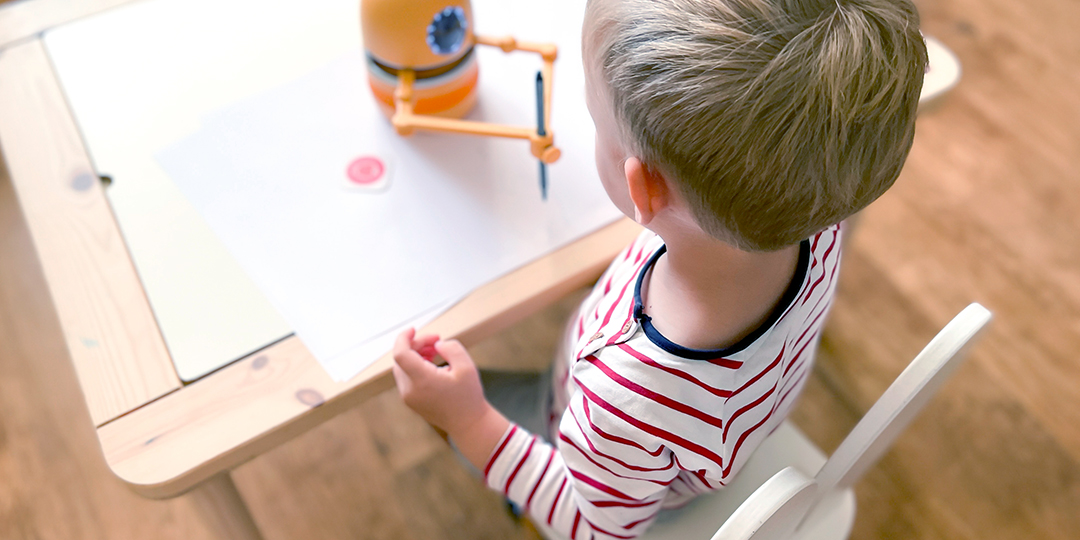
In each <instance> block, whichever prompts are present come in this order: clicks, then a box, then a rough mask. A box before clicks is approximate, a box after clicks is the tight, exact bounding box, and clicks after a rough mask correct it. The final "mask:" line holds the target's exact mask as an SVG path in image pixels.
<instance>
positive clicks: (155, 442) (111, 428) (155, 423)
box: [98, 220, 641, 497]
mask: <svg viewBox="0 0 1080 540" xmlns="http://www.w3.org/2000/svg"><path fill="white" fill-rule="evenodd" d="M640 230H641V229H640V227H639V226H638V225H637V224H635V223H633V222H632V221H629V220H621V221H619V222H617V223H615V224H613V225H610V226H608V227H606V228H604V229H602V230H601V231H599V232H597V233H595V234H593V235H590V236H588V237H586V238H584V239H582V240H579V241H578V242H575V243H573V244H571V245H569V246H566V247H564V248H562V249H560V250H557V251H555V252H553V253H552V254H551V255H549V256H547V257H545V258H543V259H540V260H538V261H536V262H534V263H532V264H529V265H527V266H524V267H522V268H521V269H519V270H517V271H515V272H513V273H511V274H508V275H507V276H504V277H502V278H500V279H498V280H496V281H494V282H492V283H491V284H489V285H487V286H485V287H482V288H480V289H478V290H477V291H475V292H474V293H472V294H471V295H469V296H468V297H467V298H466V299H465V300H463V301H462V302H461V303H459V304H457V305H456V306H454V307H453V308H451V309H450V310H449V311H448V312H446V313H445V314H443V315H442V316H440V317H439V318H438V319H436V320H435V321H433V322H432V323H431V324H430V325H429V326H428V327H426V328H425V331H427V332H432V333H437V334H439V335H441V336H443V337H444V338H457V339H460V340H462V342H464V343H465V344H467V345H468V344H472V343H476V342H478V341H480V340H481V339H483V338H485V337H488V336H490V335H493V334H495V333H496V332H499V331H501V330H503V329H505V328H507V327H509V326H510V325H512V324H514V323H515V322H517V321H520V320H521V319H524V318H525V317H526V316H528V315H530V314H532V313H534V312H536V311H538V310H539V309H540V308H542V307H544V306H546V305H548V304H550V303H552V302H554V301H555V300H557V299H559V298H561V297H563V296H565V295H566V294H568V293H569V292H571V291H573V290H574V289H577V288H580V287H582V286H583V285H585V284H587V283H589V282H591V281H593V280H595V279H596V278H597V277H598V276H599V275H600V273H601V272H602V271H603V269H604V268H605V267H606V266H607V264H608V263H609V262H610V261H611V259H612V258H613V257H614V256H615V255H616V254H617V253H618V251H619V250H621V249H622V248H623V247H624V246H625V245H626V244H627V243H629V242H630V240H632V239H633V238H634V237H635V236H636V235H637V234H638V233H639V232H640ZM500 360H501V361H502V362H506V363H507V365H513V361H514V359H513V358H502V359H500ZM390 362H391V360H390V357H389V355H386V356H384V357H382V358H381V359H380V360H379V361H377V362H376V363H375V364H373V365H372V366H371V367H370V368H368V369H367V370H365V371H364V372H363V373H361V374H360V375H358V376H357V377H355V378H354V379H352V380H350V381H348V382H345V383H337V382H334V381H332V380H331V379H330V377H329V376H328V375H327V374H326V372H325V371H324V370H323V369H322V367H321V366H319V364H318V363H317V362H316V361H315V359H314V358H313V357H312V356H311V354H310V353H309V352H308V351H307V350H306V349H305V348H304V346H303V345H302V344H301V343H300V341H299V339H297V338H295V337H293V338H289V339H286V340H284V341H282V342H280V343H278V344H276V345H274V346H272V347H270V348H268V349H266V350H264V351H262V352H259V353H256V354H253V355H251V356H249V357H247V358H244V359H242V360H240V361H238V362H236V363H234V364H232V365H229V366H227V367H225V368H223V369H222V370H220V371H218V372H216V373H215V374H213V375H211V376H209V377H206V378H204V379H202V380H199V381H197V382H195V383H193V384H190V385H188V386H185V387H184V388H183V389H181V390H179V391H176V392H173V393H172V394H169V395H167V396H165V397H163V398H161V399H159V400H157V401H155V402H153V403H150V404H148V405H146V406H145V407H143V408H141V409H138V410H136V411H133V412H132V413H130V414H127V415H125V416H123V417H121V418H118V419H116V420H114V421H112V422H110V423H108V424H106V425H104V426H102V427H101V428H100V429H99V430H98V434H99V437H100V440H101V444H102V448H103V449H104V453H105V459H106V461H107V462H108V463H109V466H110V467H111V468H112V469H113V471H114V472H115V473H116V474H117V476H119V477H120V478H121V479H122V480H124V481H125V482H127V483H128V484H129V485H131V487H132V488H133V489H135V490H136V491H137V492H138V493H141V494H143V495H145V496H147V497H170V496H174V495H177V494H179V493H182V492H184V491H186V490H188V489H190V488H191V487H193V486H195V485H196V484H198V483H199V482H201V481H203V480H205V479H206V478H209V477H210V476H212V475H213V474H216V473H217V472H219V471H222V470H228V469H231V468H233V467H236V466H238V465H240V464H241V463H244V462H246V461H247V460H249V459H251V458H252V457H254V456H257V455H259V454H261V453H262V452H265V451H267V450H269V449H271V448H273V447H275V446H277V445H279V444H282V443H283V442H285V441H287V440H289V439H291V438H293V437H295V436H297V435H298V434H300V433H303V432H304V431H307V430H308V429H311V428H312V427H314V426H316V425H318V424H320V423H322V422H325V421H326V420H328V419H330V418H332V417H334V416H335V415H337V414H340V413H341V412H342V411H344V410H346V409H348V408H350V407H353V406H355V405H356V404H358V403H360V402H362V401H364V400H366V399H369V398H371V397H372V396H374V395H376V394H378V393H380V392H383V391H385V390H388V389H390V388H392V387H393V380H392V377H391V376H390V372H389V366H390ZM492 364H495V362H490V363H487V364H485V365H483V367H486V368H492V367H499V366H498V365H492Z"/></svg>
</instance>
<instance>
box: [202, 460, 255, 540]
mask: <svg viewBox="0 0 1080 540" xmlns="http://www.w3.org/2000/svg"><path fill="white" fill-rule="evenodd" d="M188 496H189V497H191V500H192V501H193V502H194V503H195V507H196V508H198V511H199V514H201V515H202V516H203V517H204V518H205V519H206V524H207V526H208V527H209V528H210V529H211V530H213V531H215V532H216V533H217V534H218V538H221V539H222V540H262V535H261V534H259V528H258V527H257V526H256V525H255V520H254V519H252V517H251V513H250V512H248V508H247V505H246V504H244V499H243V498H242V497H241V496H240V492H239V491H238V490H237V489H236V484H234V483H233V480H232V477H231V476H229V473H228V472H223V473H219V474H217V475H215V476H213V477H211V478H210V479H209V480H207V481H205V482H203V483H202V484H200V485H199V487H197V488H195V489H193V490H191V491H190V492H189V493H188Z"/></svg>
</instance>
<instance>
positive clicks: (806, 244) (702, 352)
mask: <svg viewBox="0 0 1080 540" xmlns="http://www.w3.org/2000/svg"><path fill="white" fill-rule="evenodd" d="M666 252H667V246H660V249H658V250H656V253H655V254H654V255H653V256H652V257H651V258H650V259H649V261H648V262H647V263H645V266H643V267H642V268H641V273H640V274H638V279H637V284H636V285H635V286H634V318H635V319H637V320H638V321H640V322H641V328H642V329H643V330H644V331H645V336H647V337H648V338H649V341H652V342H653V344H654V345H656V346H657V347H660V348H661V349H663V350H665V351H667V352H669V353H671V354H674V355H676V356H681V357H683V358H688V359H691V360H712V359H715V358H722V357H725V356H731V355H733V354H735V353H737V352H740V351H742V350H743V349H746V348H747V347H749V346H750V344H752V343H753V342H755V341H757V339H758V338H760V337H761V336H762V335H764V334H765V332H767V331H768V330H769V329H770V328H772V327H773V325H774V324H776V321H778V320H780V317H781V316H783V314H784V312H785V311H787V309H788V307H789V306H791V304H792V302H794V301H795V298H796V297H797V296H798V295H799V291H800V290H801V289H802V286H803V281H805V280H806V271H807V269H808V268H809V267H810V241H809V240H803V241H802V242H801V243H800V244H799V264H798V266H797V267H796V268H795V276H794V277H792V278H791V283H788V287H787V290H785V291H784V296H783V297H782V298H781V299H780V303H778V304H777V305H776V309H774V310H773V311H772V313H770V314H769V318H768V320H766V321H765V322H764V323H762V324H761V326H759V327H757V328H755V329H754V331H753V332H750V334H748V335H747V336H746V337H744V338H742V339H740V340H739V342H738V343H736V344H734V345H732V346H730V347H725V348H723V349H690V348H688V347H683V346H682V345H679V344H678V343H675V342H673V341H671V340H669V339H668V338H666V337H664V335H663V334H661V333H660V331H659V330H657V329H656V327H655V326H653V323H652V317H649V316H648V315H646V314H645V311H644V307H643V306H642V302H641V284H642V283H644V282H645V274H647V273H649V269H650V268H652V267H653V265H654V264H656V261H657V260H659V259H660V256H661V255H663V254H664V253H666Z"/></svg>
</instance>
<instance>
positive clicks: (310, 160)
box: [67, 0, 619, 380]
mask: <svg viewBox="0 0 1080 540" xmlns="http://www.w3.org/2000/svg"><path fill="white" fill-rule="evenodd" d="M154 3H159V4H162V5H166V6H171V7H170V9H176V8H177V6H178V5H179V4H181V3H180V2H179V1H178V0H148V1H147V2H144V4H154ZM223 4H224V5H225V6H224V7H222V5H223ZM313 4H318V5H317V6H315V7H313V8H311V9H313V10H314V11H315V12H318V13H320V14H322V15H324V16H325V17H326V21H325V24H324V25H319V24H314V23H313V22H312V21H306V22H305V23H304V26H305V27H307V28H309V29H315V28H317V29H318V31H319V32H320V33H321V34H322V35H321V36H320V37H319V38H318V40H320V41H319V42H320V43H322V44H338V46H340V44H343V43H348V42H349V39H345V38H343V37H342V36H335V35H334V34H335V33H343V34H348V35H350V36H355V39H356V41H354V42H353V43H355V44H356V45H355V46H348V47H340V48H341V50H340V52H339V53H338V54H337V55H336V56H333V57H330V58H331V59H330V61H329V63H328V62H327V60H328V57H329V56H330V55H329V52H330V51H332V50H333V47H331V46H325V45H320V46H318V47H314V46H311V47H305V46H303V45H298V46H296V47H295V48H294V49H290V50H288V57H289V58H288V59H287V61H286V60H283V61H282V64H283V65H282V66H275V64H274V63H273V62H272V61H270V59H269V58H271V57H273V55H274V54H280V53H282V52H283V51H284V49H283V48H282V46H283V45H282V43H280V42H279V40H274V41H273V42H268V37H269V36H274V35H275V31H276V30H279V31H280V32H281V35H285V34H288V33H290V32H292V33H294V34H295V29H290V28H287V27H283V26H282V25H288V24H294V23H292V22H290V19H289V17H288V16H286V15H285V14H284V13H283V12H279V13H276V14H274V15H273V16H269V15H266V13H265V12H266V11H267V10H280V9H281V8H275V7H273V6H269V5H266V4H265V3H261V4H260V3H257V2H252V1H251V0H227V1H224V2H217V3H215V6H217V7H215V13H216V14H223V15H222V17H233V20H231V21H230V20H224V21H223V20H215V21H212V22H210V21H208V22H205V23H199V21H198V20H189V21H185V24H189V25H194V26H191V27H188V28H186V29H185V32H183V34H184V35H188V36H190V37H188V38H187V39H186V40H185V39H182V38H181V37H180V36H179V35H178V34H177V33H176V32H175V31H172V33H171V34H169V35H168V37H167V38H162V39H155V38H154V37H153V36H144V39H145V41H146V42H143V43H140V44H139V46H141V47H148V48H150V49H151V53H150V54H152V49H153V48H154V47H159V48H162V49H168V50H169V51H174V50H184V49H185V48H187V49H188V50H189V51H191V52H193V54H195V53H198V54H197V56H199V58H197V59H196V60H194V61H193V60H191V59H190V58H187V57H184V61H183V62H178V61H177V62H165V63H164V64H163V65H153V66H142V67H143V68H144V69H146V70H148V71H151V72H152V71H167V72H169V75H168V76H169V77H171V78H172V80H174V81H183V85H185V88H184V89H183V91H177V90H176V89H175V88H172V89H169V90H168V91H166V90H160V92H166V93H169V94H170V97H171V98H172V100H175V101H177V102H179V103H181V104H183V103H186V101H185V99H190V98H191V96H200V95H204V94H205V95H215V94H214V92H218V91H219V90H220V93H222V94H226V95H233V96H237V95H239V96H242V97H240V98H237V99H233V100H232V103H230V104H226V105H224V106H222V104H221V103H220V99H202V98H199V99H202V101H200V102H199V105H198V106H197V107H192V106H185V105H179V106H176V107H173V108H172V109H170V108H169V107H170V103H171V101H170V100H166V99H162V100H161V103H160V104H159V108H161V109H162V110H163V111H172V112H162V115H163V116H166V117H173V118H171V119H169V123H170V125H172V126H174V127H173V128H172V129H169V130H165V131H167V132H168V133H169V134H171V135H172V136H173V139H172V140H171V141H165V140H157V141H156V144H155V146H156V147H157V148H156V150H155V151H154V152H153V155H154V156H156V158H157V162H158V164H159V165H160V166H161V168H162V169H163V170H164V172H165V173H167V174H168V177H170V178H171V179H172V181H173V182H174V183H175V184H176V186H177V187H178V188H179V189H180V191H181V192H183V194H184V195H185V196H186V198H187V199H188V200H189V201H190V202H191V204H192V205H193V206H194V207H195V208H196V209H197V210H198V211H199V213H200V214H201V215H202V217H203V218H204V219H205V220H206V222H207V223H208V224H209V225H210V227H211V228H212V229H213V231H214V232H215V233H216V235H217V236H218V237H219V238H220V239H221V241H222V242H223V244H224V245H225V246H226V247H227V248H228V251H229V253H231V254H232V256H233V257H234V258H235V259H236V261H237V262H239V264H240V266H241V267H242V268H243V269H244V271H245V272H246V273H247V274H248V275H249V276H250V277H251V279H252V280H253V281H254V282H255V283H256V284H257V285H258V286H259V288H260V289H261V290H262V291H263V292H264V293H265V294H266V296H267V297H268V298H269V300H270V301H271V303H272V304H273V305H274V306H275V307H276V308H277V310H278V311H279V312H280V313H281V314H282V315H283V316H284V318H285V319H286V320H287V321H288V323H289V325H290V326H291V327H292V328H293V329H294V330H295V332H296V334H297V335H298V336H299V337H300V338H301V339H302V340H303V341H304V343H305V344H306V345H307V346H308V347H309V349H311V350H312V352H313V353H314V354H315V356H316V358H318V359H319V360H320V362H322V363H323V365H324V366H325V367H326V368H327V369H328V371H329V372H330V373H331V375H332V376H333V377H334V378H335V379H338V380H342V379H347V378H349V377H351V376H353V375H354V374H355V373H358V372H359V371H360V370H362V369H363V368H364V367H365V366H366V365H368V364H369V363H370V362H371V361H373V360H374V359H375V358H377V357H378V356H379V355H380V354H381V353H382V352H385V350H386V349H387V348H388V342H387V341H386V340H387V339H392V337H393V334H394V333H396V332H397V331H398V330H399V329H400V328H401V327H402V326H403V325H407V324H416V323H418V322H421V321H423V320H428V319H430V318H432V317H433V316H435V315H436V314H437V313H439V312H441V311H442V310H444V309H446V308H447V307H448V306H449V305H451V304H452V303H453V302H454V301H456V300H457V299H459V298H461V297H462V296H464V295H465V294H467V293H468V292H469V291H471V290H473V289H475V288H476V287H478V286H480V285H482V284H483V283H486V282H488V281H490V280H492V279H494V278H496V277H498V276H499V275H502V274H504V273H506V272H509V271H511V270H513V269H514V268H517V267H519V266H521V265H523V264H525V263H527V262H528V261H530V260H533V259H535V258H537V257H539V256H542V255H543V254H545V253H547V252H550V251H551V250H553V249H555V248H557V247H559V246H561V245H564V244H566V243H568V242H570V241H572V240H574V239H576V238H579V237H581V236H583V235H585V234H587V233H589V232H591V231H593V230H595V229H597V228H599V227H600V226H603V225H604V224H606V223H609V222H611V221H613V220H614V219H616V218H617V217H618V216H619V213H618V211H617V210H616V209H615V208H614V207H613V206H612V205H611V203H610V202H609V201H608V199H607V197H606V195H605V194H604V192H603V189H602V187H601V186H600V183H599V180H598V179H597V178H596V173H595V166H594V163H593V156H592V138H593V129H592V124H591V122H590V121H589V117H588V113H587V111H586V110H585V108H584V100H583V88H584V85H583V76H582V73H581V66H580V55H579V52H578V50H579V42H580V35H579V32H580V30H579V29H580V19H581V12H582V9H583V2H580V1H565V2H552V3H549V4H546V5H545V7H544V10H542V11H538V12H535V13H534V12H532V11H531V10H533V9H535V8H536V5H535V4H532V3H526V2H496V1H492V0H488V1H475V2H474V10H475V13H477V27H478V31H479V32H481V33H489V34H493V35H501V34H515V35H517V37H519V38H520V39H528V40H533V41H555V42H557V43H558V44H559V46H560V59H559V61H558V62H557V64H556V71H555V103H554V106H553V111H552V112H553V121H552V124H553V125H552V126H551V127H552V129H553V130H554V132H555V135H556V142H557V144H558V145H559V146H560V147H561V148H562V150H563V157H562V159H561V160H560V161H559V162H558V163H556V164H554V165H553V166H551V167H550V168H549V169H550V170H549V173H550V182H549V200H548V201H547V202H543V201H541V199H540V194H539V186H538V171H537V167H538V164H537V162H536V160H535V159H533V158H532V157H531V155H530V154H529V152H528V144H527V143H526V142H524V141H520V140H505V139H493V138H481V137H470V136H455V135H445V134H423V133H418V134H416V135H413V136H412V137H409V138H401V137H398V136H397V135H396V134H395V133H394V132H393V130H392V129H391V128H390V126H389V124H388V123H387V121H386V120H385V118H383V117H382V116H381V114H380V113H379V112H378V111H377V109H376V108H375V105H374V101H373V99H372V98H371V96H370V92H369V90H368V88H367V85H366V79H365V77H366V74H365V72H364V64H363V56H362V51H361V50H360V48H359V45H358V44H359V36H358V25H357V24H356V22H355V21H356V18H355V11H356V8H355V3H353V2H350V3H349V5H348V7H346V5H345V3H343V2H339V1H336V0H334V1H331V0H326V1H325V2H315V3H313ZM189 8H190V6H189ZM292 9H300V8H299V7H298V6H293V8H292ZM303 9H305V10H306V9H309V8H308V6H307V4H305V5H304V7H303ZM245 10H250V11H245ZM260 10H261V12H262V13H261V14H260V16H259V17H255V18H248V19H247V20H240V19H238V18H237V17H239V15H240V14H243V13H245V12H246V13H248V14H250V13H255V12H258V11H260ZM342 20H348V23H349V24H343V23H342V22H341V21H342ZM200 25H201V26H200ZM166 33H167V34H168V32H166ZM260 40H261V41H260ZM260 43H261V44H264V45H265V46H260ZM189 45H190V46H189ZM68 52H69V53H70V50H69V51H68ZM245 55H246V56H245ZM305 55H306V58H309V59H310V65H308V69H307V70H306V72H302V73H300V74H298V76H297V73H296V72H297V71H301V70H300V69H299V66H303V65H305ZM478 55H479V61H480V69H481V82H480V100H479V105H478V107H477V109H476V110H475V111H474V112H473V113H472V114H471V116H470V118H472V119H477V120H486V121H495V122H501V123H512V124H518V125H526V126H528V125H533V124H534V123H535V120H536V119H535V114H536V113H535V107H536V102H535V86H534V80H535V73H536V70H537V69H538V67H539V65H540V61H539V58H538V57H537V56H536V55H531V54H527V53H514V54H510V55H506V54H504V53H502V52H501V51H498V50H497V49H489V48H479V49H478ZM75 56H77V55H76V54H74V53H71V54H69V55H68V56H67V58H68V62H70V61H72V60H74V57H75ZM167 56H168V55H164V54H163V56H162V57H160V58H166V57H167ZM174 56H177V57H179V55H175V54H174ZM238 58H247V59H248V61H246V62H245V61H240V60H238ZM199 61H201V62H203V63H204V65H198V62H199ZM226 66H232V67H233V68H235V69H239V70H254V71H257V72H258V73H256V74H253V75H252V77H253V78H254V79H256V80H259V81H261V83H260V84H259V85H255V86H252V85H251V84H250V82H249V81H250V80H251V79H248V78H240V77H237V76H236V75H235V74H230V75H229V77H227V78H226V79H223V78H222V77H223V74H227V73H230V71H229V69H227V67H226ZM135 67H136V66H132V68H133V69H134V68H135ZM208 74H214V76H209V75H208ZM285 74H287V75H289V76H284V75H285ZM144 75H145V74H144ZM227 79H236V80H239V81H241V82H240V83H236V84H239V85H241V86H243V87H244V88H243V89H237V88H235V84H233V83H232V82H230V80H227ZM223 81H224V82H223ZM283 81H284V82H283ZM220 86H225V87H228V88H220V89H219V88H218V87H220ZM245 95H246V97H243V96H245ZM155 99H156V98H155ZM177 108H178V109H180V110H185V109H186V110H188V114H184V115H176V113H175V109H177ZM191 113H197V115H194V116H193V115H192V114H191ZM174 116H175V117H174ZM180 124H183V125H184V126H185V128H186V129H184V128H178V127H176V126H177V125H180ZM159 131H160V130H159ZM166 138H167V137H160V139H166ZM365 155H374V156H379V157H382V158H385V159H386V160H387V161H389V162H390V163H391V164H392V171H391V179H390V182H389V184H388V186H387V187H386V188H385V189H384V190H381V191H363V190H360V191H357V190H350V189H346V187H347V186H345V185H344V183H345V177H346V176H345V175H346V171H347V169H348V166H349V164H350V163H352V162H353V160H355V159H356V158H358V157H360V156H365Z"/></svg>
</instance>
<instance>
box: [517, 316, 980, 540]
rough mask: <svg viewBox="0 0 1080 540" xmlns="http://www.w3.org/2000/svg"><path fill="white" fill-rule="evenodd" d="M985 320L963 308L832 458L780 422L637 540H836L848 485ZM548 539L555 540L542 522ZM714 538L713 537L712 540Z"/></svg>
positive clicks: (959, 357)
mask: <svg viewBox="0 0 1080 540" xmlns="http://www.w3.org/2000/svg"><path fill="white" fill-rule="evenodd" d="M990 319H991V314H990V312H989V311H987V310H986V308H984V307H982V306H980V305H979V304H971V305H970V306H968V307H967V308H965V309H964V310H963V311H962V312H960V314H958V315H957V316H956V317H954V318H953V320H952V321H950V322H949V324H947V325H946V326H945V328H943V329H942V330H941V331H940V332H938V334H937V335H936V336H934V339H932V340H931V341H930V343H929V344H927V346H926V347H925V348H923V350H922V352H920V353H919V354H918V356H916V357H915V359H914V360H912V361H911V363H910V364H909V365H908V367H907V368H906V369H904V371H903V372H901V373H900V375H899V376H897V378H896V380H894V381H893V383H892V384H891V385H890V386H889V388H888V389H886V390H885V392H884V393H883V394H882V395H881V397H880V398H878V400H877V402H875V403H874V405H873V406H872V407H871V408H870V410H869V411H867V413H866V414H865V415H864V416H863V418H862V419H861V420H859V423H858V424H856V426H855V428H854V429H852V430H851V433H849V434H848V436H847V437H846V438H845V439H844V441H843V442H842V443H840V446H839V447H838V448H837V449H836V451H835V452H833V454H832V456H831V457H829V458H828V460H826V459H825V455H824V454H823V453H822V452H821V450H819V449H818V448H817V447H816V446H815V445H814V444H813V443H812V442H810V440H809V439H807V438H806V436H805V435H803V434H802V432H800V431H799V430H798V429H797V428H796V427H795V426H793V425H792V424H791V422H784V423H783V424H781V425H780V427H779V428H777V430H776V431H775V432H773V434H771V435H770V436H769V437H768V438H767V439H765V441H764V442H762V443H761V446H759V447H758V449H757V450H756V451H755V452H754V454H753V456H751V457H750V459H749V460H748V461H747V463H746V466H745V467H743V469H742V470H741V471H740V472H739V474H738V476H736V478H735V479H734V481H732V483H731V484H729V485H728V486H727V487H725V488H724V489H722V490H720V491H718V492H716V493H714V494H709V495H704V496H701V497H698V498H697V499H695V500H694V501H691V502H690V504H688V505H687V506H685V507H684V508H681V509H679V510H674V511H669V512H663V513H661V515H660V517H659V518H658V519H657V521H656V523H654V524H653V526H652V527H650V528H649V530H648V531H646V532H645V534H644V535H642V536H639V537H638V539H639V540H695V539H700V540H704V539H706V538H712V540H781V539H782V540H789V539H794V540H844V539H846V538H847V537H848V535H850V534H851V527H852V524H853V523H854V521H855V494H854V491H853V489H852V485H853V484H854V483H855V481H856V480H858V479H859V477H861V476H862V474H863V473H864V472H866V470H867V469H868V468H869V467H870V466H872V465H873V464H874V463H876V462H877V460H878V459H879V458H880V457H881V456H882V454H884V453H885V451H886V450H888V449H889V447H890V446H891V445H892V443H893V442H894V441H895V440H896V437H897V436H899V435H900V433H901V432H903V430H904V429H905V428H907V426H908V424H910V423H911V421H912V420H913V419H914V418H915V416H916V415H917V414H918V413H919V411H921V410H922V408H923V407H924V406H925V405H926V403H927V402H928V401H929V400H930V398H932V397H933V396H934V395H935V394H936V393H937V391H938V390H939V389H940V388H941V386H942V385H943V384H944V383H945V381H947V380H948V378H949V376H951V375H952V373H953V372H954V371H955V370H956V368H957V367H959V365H960V363H961V362H962V361H963V359H964V358H965V357H966V356H967V351H968V349H970V347H971V345H972V344H973V343H974V339H975V337H976V336H978V334H979V333H980V332H981V331H982V330H983V328H985V327H986V325H987V323H989V322H990ZM537 528H538V529H539V530H540V532H541V533H542V534H543V535H544V536H545V537H547V538H549V539H557V538H561V537H560V536H559V535H557V534H555V533H554V532H553V531H551V530H550V529H547V528H546V527H544V526H543V524H538V526H537ZM714 532H715V534H714Z"/></svg>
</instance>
